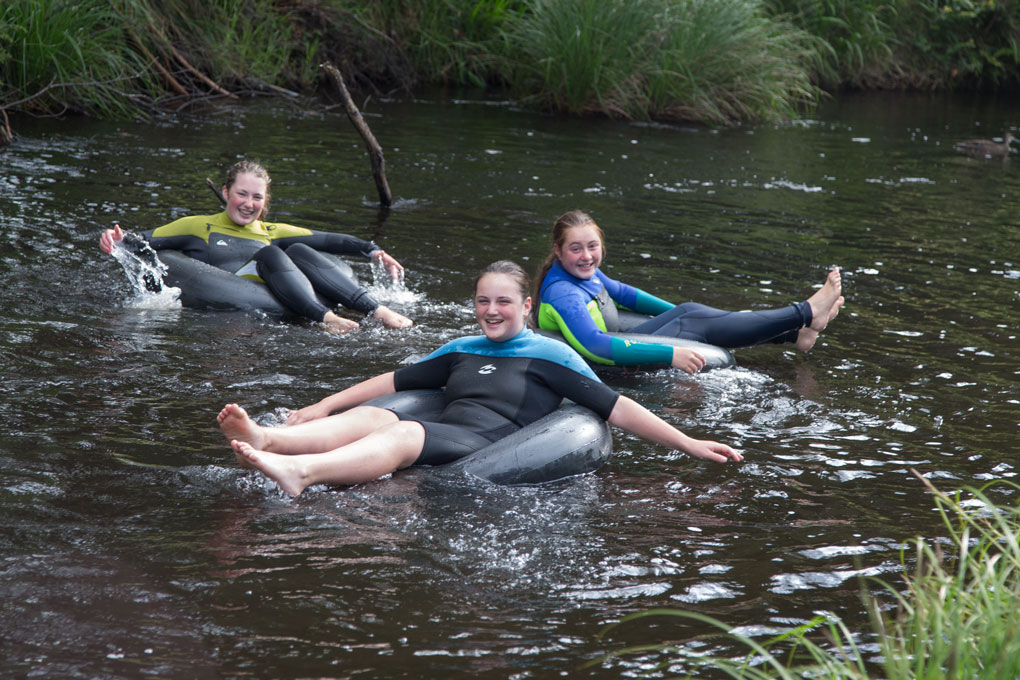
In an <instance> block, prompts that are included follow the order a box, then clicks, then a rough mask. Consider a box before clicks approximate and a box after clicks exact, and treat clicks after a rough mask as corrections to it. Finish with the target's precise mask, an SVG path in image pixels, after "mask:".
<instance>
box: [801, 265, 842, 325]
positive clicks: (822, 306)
mask: <svg viewBox="0 0 1020 680" xmlns="http://www.w3.org/2000/svg"><path fill="white" fill-rule="evenodd" d="M842 290H843V282H842V278H841V277H840V275H839V267H833V268H832V271H830V272H829V274H828V276H826V277H825V283H824V284H822V287H821V288H819V289H818V290H817V291H816V292H815V294H814V295H812V296H811V297H809V298H808V300H807V302H808V304H809V305H811V324H810V328H811V329H812V330H815V331H819V332H821V331H823V330H825V327H826V326H827V325H828V323H829V321H831V320H832V319H834V318H836V313H835V312H838V310H839V308H840V307H841V306H842V305H843V297H842V295H841V293H842ZM834 310H835V312H834Z"/></svg>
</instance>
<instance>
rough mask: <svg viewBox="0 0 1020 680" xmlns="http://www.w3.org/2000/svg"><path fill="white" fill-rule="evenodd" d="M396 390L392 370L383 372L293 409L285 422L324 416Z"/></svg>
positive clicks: (291, 422)
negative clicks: (309, 404)
mask: <svg viewBox="0 0 1020 680" xmlns="http://www.w3.org/2000/svg"><path fill="white" fill-rule="evenodd" d="M396 391H397V390H396V387H394V384H393V371H390V372H389V373H383V374H382V375H377V376H375V377H374V378H369V379H368V380H364V381H362V382H359V383H358V384H357V385H352V386H351V387H348V388H347V389H346V390H343V391H340V392H337V393H336V394H331V395H330V396H328V397H326V398H325V399H323V400H321V401H318V402H316V403H314V404H312V405H311V406H305V407H304V408H303V409H299V410H297V411H294V412H293V413H291V414H290V415H289V416H287V424H288V425H297V424H298V423H303V422H306V421H308V420H317V419H319V418H325V417H326V416H328V415H329V414H331V413H336V412H337V411H346V410H347V409H351V408H354V407H355V406H360V405H361V404H364V403H365V402H366V401H368V400H370V399H375V398H376V397H382V396H384V395H387V394H393V393H394V392H396Z"/></svg>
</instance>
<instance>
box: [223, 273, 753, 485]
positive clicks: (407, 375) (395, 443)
mask: <svg viewBox="0 0 1020 680" xmlns="http://www.w3.org/2000/svg"><path fill="white" fill-rule="evenodd" d="M528 286H529V283H528V276H527V274H525V273H524V270H522V269H521V268H520V267H519V266H518V265H516V264H514V263H512V262H506V261H503V262H496V263H494V264H492V265H489V267H487V268H486V269H485V270H484V271H483V272H482V273H481V275H479V277H478V279H477V280H476V282H475V294H474V303H475V316H476V318H477V320H478V325H479V326H481V328H482V332H483V335H481V336H472V337H468V338H460V339H459V340H454V341H453V342H450V343H447V344H446V345H444V346H443V347H441V348H439V349H438V350H436V351H435V352H433V353H432V354H430V355H429V356H428V357H426V358H425V359H424V360H422V361H421V362H419V363H417V364H414V365H411V366H405V367H403V368H400V369H397V370H396V371H392V372H389V373H385V374H383V375H380V376H376V377H375V378H370V379H368V380H366V381H364V382H361V383H358V384H357V385H354V386H353V387H349V388H347V389H346V390H344V391H342V392H338V393H336V394H334V395H332V396H329V397H326V398H325V399H323V400H322V401H320V402H318V403H316V404H312V405H311V406H307V407H305V408H303V409H301V410H299V411H295V412H294V413H292V414H291V415H290V417H289V418H288V419H287V425H288V426H286V427H262V426H260V425H258V424H257V423H255V422H254V421H253V420H251V418H249V417H248V415H247V413H245V411H244V409H242V408H241V407H240V406H238V405H237V404H228V405H227V406H225V407H224V408H223V410H222V411H220V413H219V416H218V417H217V420H218V422H219V425H220V429H221V430H222V431H223V434H224V435H225V436H226V438H227V439H228V440H229V441H230V445H231V447H232V448H233V449H234V454H235V456H236V457H237V460H238V462H239V463H240V464H241V465H242V466H244V467H254V468H257V469H258V470H260V471H261V472H263V473H264V474H265V475H267V476H268V477H270V478H271V479H273V480H274V481H275V482H276V483H277V484H279V485H280V487H281V488H282V489H283V490H284V491H286V492H287V493H289V494H295V495H296V494H299V493H301V492H302V491H303V490H304V489H305V488H306V487H308V486H310V485H312V484H336V485H350V484H358V483H361V482H368V481H371V480H373V479H377V478H379V477H381V476H383V475H386V474H389V473H391V472H393V471H395V470H399V469H401V468H404V467H407V466H409V465H415V464H418V465H436V464H441V463H446V462H450V461H452V460H456V459H457V458H460V457H463V456H466V455H468V454H470V453H472V452H474V451H476V450H478V449H480V448H482V447H484V446H486V445H488V444H489V443H491V442H493V441H496V440H498V439H500V438H502V437H505V436H506V435H508V434H510V433H511V432H513V431H515V430H517V429H519V428H521V427H524V426H525V425H528V424H529V423H532V422H534V421H535V420H538V419H539V418H541V417H542V416H544V415H546V414H548V413H551V412H552V411H553V410H555V409H556V408H557V407H558V406H559V404H560V402H561V400H562V399H563V398H568V399H571V400H573V401H575V402H577V403H579V404H581V405H583V406H587V407H589V408H591V409H592V410H594V411H595V412H596V413H598V414H599V415H601V416H602V417H604V418H606V419H607V420H608V421H609V422H610V423H611V424H612V425H615V426H617V427H621V428H623V429H625V430H628V431H630V432H633V433H634V434H636V435H638V436H640V437H643V438H645V439H648V440H650V441H653V442H656V443H659V444H663V445H665V446H669V447H671V448H675V449H679V450H681V451H684V452H685V453H688V454H690V455H692V456H695V457H697V458H704V459H707V460H714V461H718V462H724V461H727V460H729V459H733V460H735V461H740V460H743V457H742V456H741V455H740V454H739V453H737V452H736V451H734V450H733V449H732V448H730V447H729V446H727V445H725V444H720V443H718V442H713V441H708V440H697V439H692V438H691V437H688V436H687V435H685V434H684V433H682V432H680V431H679V430H677V429H675V428H674V427H673V426H672V425H669V424H668V423H666V422H665V421H663V420H661V419H660V418H659V417H658V416H656V415H654V414H653V413H651V412H650V411H648V410H647V409H646V408H644V407H643V406H641V405H640V404H638V403H637V402H635V401H633V400H631V399H629V398H627V397H625V396H622V395H620V394H618V393H616V392H614V391H613V390H611V389H610V388H608V387H606V386H605V385H603V384H602V383H601V382H600V381H599V379H598V378H597V377H596V376H595V374H594V373H593V372H592V371H591V369H590V368H588V366H587V365H586V364H585V362H584V361H583V360H582V359H581V358H580V356H578V355H577V354H576V353H575V352H574V351H573V350H571V349H570V348H569V347H567V346H565V345H564V344H562V343H560V342H557V341H556V340H551V339H548V338H545V337H542V336H540V335H537V334H535V333H532V332H531V330H529V329H528V328H526V327H525V321H526V319H527V317H528V314H529V313H530V312H531V298H530V297H529V296H528ZM423 387H445V399H446V406H445V408H444V409H443V412H442V414H441V415H440V416H439V422H424V421H420V420H416V419H413V418H409V417H406V416H404V415H402V414H401V413H399V412H394V411H391V410H388V409H384V408H379V407H376V406H363V405H362V404H364V402H366V401H368V400H370V399H374V398H376V397H380V396H383V395H385V394H391V393H393V392H395V391H398V390H403V389H417V388H423ZM337 411H342V413H339V414H337V415H330V414H332V413H334V412H337Z"/></svg>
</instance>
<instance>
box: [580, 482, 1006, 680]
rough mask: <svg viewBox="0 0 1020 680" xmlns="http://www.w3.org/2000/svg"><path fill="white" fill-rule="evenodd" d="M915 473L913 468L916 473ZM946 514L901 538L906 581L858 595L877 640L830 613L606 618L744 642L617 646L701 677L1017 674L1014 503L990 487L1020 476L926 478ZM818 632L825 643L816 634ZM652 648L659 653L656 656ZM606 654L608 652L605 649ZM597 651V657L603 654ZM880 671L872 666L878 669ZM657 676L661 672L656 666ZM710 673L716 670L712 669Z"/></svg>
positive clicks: (935, 678)
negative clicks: (951, 487) (721, 648)
mask: <svg viewBox="0 0 1020 680" xmlns="http://www.w3.org/2000/svg"><path fill="white" fill-rule="evenodd" d="M915 474H916V473H915ZM922 482H923V483H924V484H925V486H926V487H927V488H928V490H929V491H931V492H932V494H933V495H934V499H935V506H936V509H937V510H938V512H939V515H940V516H941V518H942V523H943V528H944V529H945V536H944V538H941V539H932V540H929V539H925V538H922V537H918V538H915V539H913V540H910V541H907V542H906V544H905V546H904V548H903V551H902V558H901V560H902V567H903V577H902V580H903V582H902V583H892V582H883V581H874V584H875V585H877V586H878V588H877V591H876V592H875V593H874V594H872V593H868V592H865V593H864V599H865V602H866V603H867V605H868V609H869V610H870V612H871V619H872V623H873V629H874V634H875V638H876V640H877V646H878V650H875V649H874V648H872V652H873V654H872V655H871V656H869V654H868V653H867V652H866V651H865V646H864V645H863V644H859V643H860V636H858V635H855V634H854V633H853V632H851V630H850V629H849V628H848V627H847V625H846V624H845V623H844V622H843V621H842V620H840V618H839V617H837V616H835V615H833V614H819V615H818V616H816V617H815V618H813V619H812V620H811V621H808V622H806V623H804V624H803V625H801V626H799V627H797V628H794V629H793V630H790V631H788V632H785V633H783V634H781V635H778V636H776V637H774V638H772V639H771V640H768V641H765V642H759V641H757V640H754V639H752V638H749V637H746V636H743V635H741V634H739V633H736V632H732V631H730V629H729V627H728V626H726V625H725V624H724V623H722V622H720V621H718V620H715V619H712V618H710V617H707V616H704V615H702V614H698V613H695V612H687V611H679V610H656V611H648V612H642V613H639V614H635V615H632V616H630V617H627V618H626V619H624V620H622V621H621V622H619V623H618V624H615V625H614V626H612V627H610V628H607V630H606V631H605V634H607V635H608V634H609V633H611V630H612V628H613V627H615V626H618V625H623V624H628V625H634V623H635V622H640V621H641V620H643V619H647V618H648V617H661V616H669V617H675V618H677V619H680V620H684V621H688V622H691V623H692V624H693V625H694V626H696V630H697V632H696V633H695V634H693V635H692V637H704V631H705V630H706V629H707V630H712V629H715V630H717V631H718V633H717V635H719V636H723V637H725V638H728V639H729V640H731V641H732V642H734V643H735V644H737V645H738V646H742V647H746V648H747V649H748V650H749V651H748V654H747V655H746V656H743V657H741V656H739V655H738V656H736V657H735V658H733V657H722V656H712V655H706V654H703V653H690V652H688V653H686V654H685V653H684V651H683V650H682V649H681V648H679V647H673V646H666V645H661V644H654V645H648V646H645V647H642V648H640V649H625V650H621V651H619V652H617V653H615V654H614V655H612V656H613V657H615V656H633V655H638V654H640V655H642V656H643V658H642V668H643V669H645V670H646V671H647V672H648V673H649V674H653V673H656V674H660V673H661V672H662V671H663V670H664V669H668V670H669V672H670V674H671V675H670V677H703V675H704V674H705V673H712V672H715V673H719V672H721V673H722V674H723V675H724V676H726V677H731V678H740V679H746V680H758V679H762V680H764V679H765V678H782V679H783V680H787V679H789V680H793V679H794V678H818V679H822V680H824V679H829V678H831V679H833V680H836V679H841V680H867V679H868V678H872V677H883V678H887V679H888V680H945V679H950V680H998V679H999V678H1016V677H1020V629H1018V619H1017V613H1016V602H1017V600H1018V598H1020V506H1018V505H1016V504H1015V501H1014V504H1011V505H1006V504H1003V503H1002V502H1001V501H999V503H998V504H997V503H996V500H995V497H993V496H992V495H991V494H992V492H993V490H997V491H1000V492H1004V494H1003V495H1004V496H1006V497H1009V496H1015V495H1016V493H1017V491H1020V486H1018V485H1016V484H1013V483H1011V482H1005V481H998V482H993V483H990V484H988V485H986V486H984V487H982V488H980V489H973V488H968V489H965V490H963V491H960V492H957V493H955V494H954V495H948V494H945V493H942V492H941V491H938V490H937V489H936V488H935V487H934V486H933V485H932V484H931V483H930V482H929V481H928V480H927V479H922ZM819 638H824V640H825V642H824V643H819V642H816V640H818V639H819ZM655 656H658V657H659V658H661V657H662V656H665V657H666V660H665V661H655V660H654V658H652V657H655ZM609 658H612V657H609ZM607 661H608V658H607V659H601V660H599V661H598V662H594V663H606V662H607ZM876 670H878V671H880V673H879V674H878V675H876V674H875V672H874V671H876ZM654 677H660V675H655V676H654ZM713 677H714V676H713Z"/></svg>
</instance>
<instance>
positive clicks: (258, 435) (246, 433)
mask: <svg viewBox="0 0 1020 680" xmlns="http://www.w3.org/2000/svg"><path fill="white" fill-rule="evenodd" d="M216 422H218V423H219V424H220V431H221V432H222V433H223V436H224V437H226V438H227V439H228V440H234V439H237V440H239V441H242V442H247V443H248V444H251V445H252V446H256V447H260V448H261V447H264V446H265V445H266V437H265V435H264V434H263V432H262V427H261V426H260V425H259V424H258V423H256V422H255V421H254V420H252V419H251V418H249V417H248V413H247V412H246V411H245V410H244V409H243V408H241V407H240V406H238V405H237V404H227V405H226V406H224V407H223V410H222V411H220V413H219V415H218V416H216Z"/></svg>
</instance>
